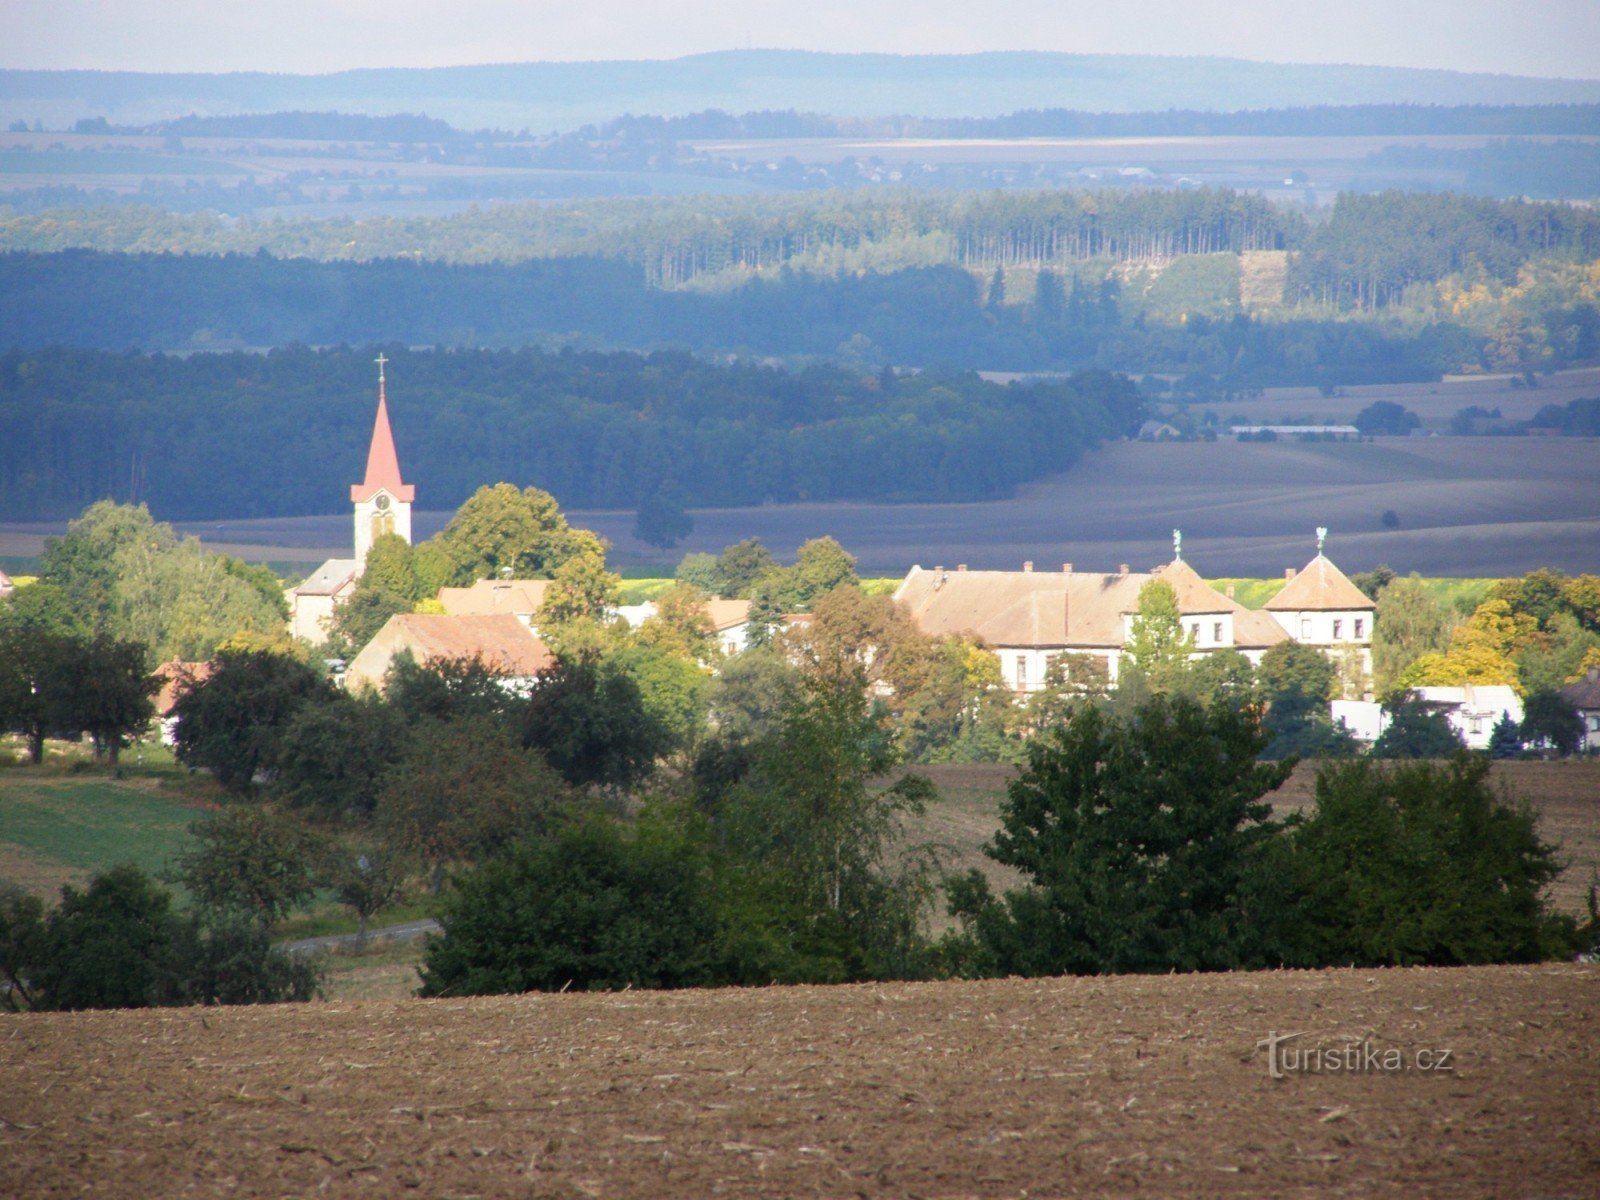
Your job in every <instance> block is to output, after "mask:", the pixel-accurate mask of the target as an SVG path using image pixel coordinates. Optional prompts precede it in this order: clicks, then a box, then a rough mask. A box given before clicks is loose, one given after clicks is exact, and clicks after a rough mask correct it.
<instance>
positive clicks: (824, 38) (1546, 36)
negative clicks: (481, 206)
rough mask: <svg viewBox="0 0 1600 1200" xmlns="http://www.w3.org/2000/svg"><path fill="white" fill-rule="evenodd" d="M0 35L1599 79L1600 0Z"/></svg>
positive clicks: (534, 16) (115, 52)
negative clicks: (1150, 57)
mask: <svg viewBox="0 0 1600 1200" xmlns="http://www.w3.org/2000/svg"><path fill="white" fill-rule="evenodd" d="M0 30H3V34H4V36H3V37H0V66H6V67H98V68H105V69H117V68H121V69H128V70H141V71H237V70H264V71H295V72H302V71H304V72H318V71H336V70H341V69H344V68H347V67H380V66H444V65H451V64H465V63H485V62H527V61H532V60H538V59H593V58H674V57H677V56H678V55H682V54H693V53H696V52H698V51H704V50H725V49H730V48H736V47H741V46H747V45H749V46H760V47H784V48H795V49H807V50H841V51H849V50H873V51H887V52H893V53H905V54H909V53H922V52H946V53H960V52H969V51H974V50H1065V51H1075V52H1081V53H1130V54H1139V53H1147V54H1218V55H1230V56H1235V57H1239V58H1251V59H1257V60H1262V61H1269V62H1347V63H1371V64H1381V65H1392V66H1416V67H1447V68H1452V69H1455V70H1465V71H1499V72H1506V73H1509V74H1518V75H1546V76H1565V77H1571V78H1583V79H1595V78H1600V0H1319V2H1311V0H1092V2H1084V0H1054V2H1052V0H808V2H806V3H795V2H793V0H785V2H782V3H780V2H778V0H713V2H710V3H694V2H691V0H679V2H674V0H579V2H578V3H565V4H554V3H549V2H548V0H545V2H538V3H535V2H527V0H523V2H518V0H0Z"/></svg>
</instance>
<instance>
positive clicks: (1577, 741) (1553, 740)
mask: <svg viewBox="0 0 1600 1200" xmlns="http://www.w3.org/2000/svg"><path fill="white" fill-rule="evenodd" d="M1521 732H1522V740H1523V741H1524V742H1525V743H1527V744H1528V745H1530V746H1548V747H1549V748H1550V749H1552V750H1554V751H1555V752H1556V753H1557V754H1560V755H1562V756H1566V755H1569V754H1576V753H1578V751H1579V750H1580V749H1582V747H1583V735H1584V729H1583V717H1582V716H1581V715H1579V713H1578V710H1577V708H1576V707H1575V706H1574V705H1573V704H1572V703H1571V702H1570V701H1569V700H1567V698H1566V697H1565V696H1563V695H1562V694H1561V693H1560V692H1557V691H1543V692H1535V693H1534V694H1533V695H1531V696H1529V697H1528V699H1527V700H1526V701H1525V702H1524V703H1523V707H1522V730H1521Z"/></svg>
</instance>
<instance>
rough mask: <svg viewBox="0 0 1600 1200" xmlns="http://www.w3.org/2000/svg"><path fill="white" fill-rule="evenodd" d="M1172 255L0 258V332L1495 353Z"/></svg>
mask: <svg viewBox="0 0 1600 1200" xmlns="http://www.w3.org/2000/svg"><path fill="white" fill-rule="evenodd" d="M1183 261H1189V262H1193V263H1195V264H1197V266H1198V267H1199V268H1203V269H1197V270H1195V271H1183V270H1179V269H1177V268H1176V267H1174V268H1172V269H1170V270H1169V271H1168V272H1166V273H1165V274H1164V275H1163V276H1162V277H1161V278H1160V279H1158V280H1156V281H1154V282H1153V283H1152V284H1151V285H1150V290H1149V292H1148V293H1147V294H1142V293H1140V292H1137V291H1134V290H1132V289H1125V288H1123V287H1122V286H1121V285H1120V283H1119V282H1118V281H1117V280H1116V279H1114V278H1108V279H1103V280H1101V281H1100V282H1098V283H1088V282H1085V281H1083V280H1081V279H1079V278H1076V277H1074V278H1070V279H1063V277H1062V276H1061V275H1058V274H1056V273H1054V272H1048V271H1047V272H1040V273H1030V274H1029V275H1028V276H1027V282H1029V283H1030V284H1031V285H1032V288H1033V297H1032V298H1031V299H1030V300H1029V301H1028V302H1027V303H1015V304H1014V303H1009V302H1003V301H1004V297H1003V292H1004V289H1005V287H1006V286H1007V285H1006V284H1005V283H1004V276H1003V277H1002V282H1001V285H1000V286H999V287H996V286H995V285H994V283H993V282H992V281H991V282H990V283H989V284H988V286H987V288H985V286H984V285H983V283H982V281H981V280H980V279H979V278H978V277H975V276H974V275H973V274H972V273H971V272H967V271H961V270H958V269H956V268H953V267H921V268H914V269H909V270H903V271H896V272H892V273H888V274H877V273H872V272H869V273H866V274H863V275H859V276H858V275H845V276H843V277H841V278H838V279H828V278H818V277H815V276H810V275H802V274H799V273H789V272H785V273H781V274H780V275H778V276H777V277H776V278H772V279H756V280H753V281H752V282H750V283H748V284H746V285H745V286H743V287H741V288H738V289H735V290H733V291H729V292H717V293H697V292H692V291H675V292H670V291H662V290H660V289H655V288H650V287H647V286H646V285H645V283H644V280H643V279H642V277H641V275H640V272H639V271H638V270H637V269H636V268H633V267H630V266H628V265H627V264H626V263H622V262H617V261H614V260H612V261H607V260H603V259H594V258H586V259H549V260H544V261H540V262H526V263H519V264H514V265H508V266H494V265H489V266H449V265H444V264H438V263H414V262H407V261H397V260H385V261H379V262H372V263H317V262H308V261H305V260H295V259H291V260H287V261H286V260H281V259H275V258H270V257H267V256H266V255H252V256H249V257H243V256H233V257H223V258H210V257H200V256H182V257H179V256H169V255H117V256H109V255H98V254H90V253H84V252H78V251H73V252H68V253H63V254H56V255H0V329H3V330H4V331H5V337H6V339H7V340H8V341H9V342H10V344H11V346H12V347H13V348H25V349H37V348H40V347H45V346H50V345H60V344H67V345H75V346H81V347H97V348H101V349H108V350H118V349H125V348H129V347H134V348H139V349H155V350H159V349H175V348H181V349H191V350H192V349H226V348H229V347H266V346H278V345H286V344H291V343H306V344H310V345H338V344H341V343H373V342H380V341H387V340H388V339H396V340H399V341H401V342H403V343H405V344H407V345H413V346H418V345H424V346H426V345H444V346H480V345H481V346H498V347H514V346H522V345H545V346H548V347H554V346H557V345H570V346H578V347H584V348H618V347H626V348H639V349H652V348H673V347H677V348H682V349H688V350H691V351H695V352H700V353H705V354H727V353H737V354H739V355H741V356H751V355H753V356H756V357H762V358H765V357H775V358H782V359H786V360H799V361H806V360H812V359H819V358H826V359H835V360H839V361H843V362H846V363H849V364H850V365H852V366H853V367H856V368H858V369H860V370H864V371H876V370H877V369H878V368H879V367H882V366H884V365H894V366H899V367H906V366H928V367H954V368H961V369H981V370H1011V371H1033V370H1062V369H1078V368H1089V367H1094V368H1103V369H1109V370H1125V371H1139V372H1147V371H1158V372H1165V373H1169V374H1175V375H1180V376H1181V375H1196V374H1203V375H1209V376H1216V377H1218V378H1220V379H1221V381H1222V384H1221V386H1222V387H1223V389H1224V390H1236V389H1241V388H1253V387H1264V386H1273V385H1278V384H1290V383H1311V384H1317V385H1324V384H1326V385H1334V386H1337V385H1344V384H1358V383H1378V382H1403V381H1411V380H1422V379H1431V378H1436V377H1437V376H1438V375H1439V374H1440V373H1441V372H1443V371H1448V370H1455V369H1457V368H1458V367H1460V366H1462V365H1463V364H1473V365H1476V364H1477V363H1478V362H1479V361H1480V360H1482V359H1484V356H1485V354H1486V353H1488V352H1489V351H1493V352H1494V353H1496V354H1500V353H1502V349H1503V348H1502V347H1500V345H1499V343H1498V342H1494V343H1491V342H1490V341H1488V340H1486V339H1487V335H1481V336H1480V335H1479V334H1476V333H1474V332H1473V331H1471V330H1469V329H1468V328H1466V327H1465V326H1464V325H1462V324H1459V323H1456V322H1453V321H1448V320H1441V321H1433V322H1429V323H1424V324H1421V325H1420V326H1417V327H1408V326H1406V325H1405V324H1403V323H1400V322H1377V321H1371V320H1367V321H1351V320H1332V319H1322V318H1317V319H1307V320H1287V321H1279V320H1259V319H1253V318H1251V317H1249V316H1247V315H1244V314H1243V313H1241V312H1240V311H1239V305H1238V299H1237V291H1238V266H1237V261H1236V260H1234V259H1232V258H1229V257H1227V256H1218V257H1211V258H1198V257H1197V258H1194V259H1190V260H1183ZM1208 276H1215V278H1208ZM1230 287H1231V289H1232V297H1233V298H1232V300H1231V301H1229V300H1228V299H1227V295H1228V289H1229V288H1230ZM986 291H987V295H986V294H985V292H986ZM1158 301H1159V302H1160V305H1159V306H1157V305H1156V302H1158ZM1230 313H1231V314H1232V315H1231V316H1230V315H1228V314H1230ZM1213 314H1214V315H1213ZM1548 319H1549V321H1550V323H1551V327H1552V328H1557V329H1558V332H1559V336H1556V337H1554V338H1551V337H1545V336H1544V335H1543V334H1542V333H1541V335H1540V337H1539V339H1538V343H1537V344H1538V345H1540V346H1546V345H1554V346H1556V347H1558V348H1559V349H1560V351H1561V353H1560V356H1559V357H1552V358H1551V359H1550V360H1549V361H1550V362H1551V363H1559V362H1566V361H1576V359H1577V358H1579V357H1582V356H1593V355H1595V354H1597V353H1600V318H1597V317H1596V316H1595V314H1594V310H1593V306H1592V305H1591V306H1581V305H1580V306H1577V307H1575V308H1571V309H1568V308H1558V309H1556V310H1554V311H1553V313H1552V314H1551V315H1550V316H1549V318H1548ZM1558 320H1559V321H1562V322H1566V323H1565V324H1560V325H1557V324H1556V323H1557V322H1558ZM1535 328H1537V329H1541V330H1542V329H1543V328H1544V326H1539V327H1532V326H1530V327H1529V328H1528V329H1524V330H1522V331H1521V332H1520V333H1518V335H1517V337H1515V338H1513V339H1511V341H1510V342H1509V343H1507V345H1508V347H1509V349H1504V353H1506V354H1510V355H1512V356H1518V355H1522V354H1524V353H1525V352H1526V353H1532V351H1531V350H1530V349H1527V348H1528V347H1532V346H1533V345H1534V340H1533V330H1534V329H1535ZM1569 334H1570V335H1571V336H1568V335H1569ZM1486 347H1487V349H1486ZM1531 362H1532V360H1530V365H1531ZM1495 365H1497V366H1521V365H1522V363H1521V360H1520V358H1517V359H1516V360H1515V361H1512V360H1511V359H1507V360H1506V361H1504V362H1502V361H1500V360H1498V359H1497V360H1495ZM1538 365H1541V366H1542V365H1549V363H1546V362H1545V361H1544V360H1539V361H1538Z"/></svg>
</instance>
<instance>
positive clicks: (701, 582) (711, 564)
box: [672, 551, 724, 596]
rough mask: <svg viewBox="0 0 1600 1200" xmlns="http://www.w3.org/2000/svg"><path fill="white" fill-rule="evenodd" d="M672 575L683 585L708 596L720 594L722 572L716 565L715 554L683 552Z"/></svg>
mask: <svg viewBox="0 0 1600 1200" xmlns="http://www.w3.org/2000/svg"><path fill="white" fill-rule="evenodd" d="M672 577H673V578H674V579H676V580H677V581H678V583H680V584H682V585H683V586H685V587H692V588H695V589H696V590H698V591H701V592H704V593H705V594H706V595H708V596H716V595H720V594H721V593H722V592H723V589H724V581H723V578H722V573H721V571H720V570H719V569H718V567H717V556H716V555H715V554H706V553H704V552H701V551H696V552H695V553H693V554H685V555H684V556H683V559H682V560H681V561H680V562H679V563H678V569H677V570H676V571H674V572H673V576H672Z"/></svg>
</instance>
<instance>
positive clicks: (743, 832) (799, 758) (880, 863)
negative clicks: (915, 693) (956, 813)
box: [702, 672, 932, 978]
mask: <svg viewBox="0 0 1600 1200" xmlns="http://www.w3.org/2000/svg"><path fill="white" fill-rule="evenodd" d="M864 683H865V680H864V676H862V675H861V674H860V673H859V672H858V673H857V674H856V675H855V676H854V677H853V678H844V679H841V678H839V677H838V676H837V675H835V674H833V673H807V672H802V673H801V674H800V675H799V677H798V679H797V680H796V686H795V687H794V688H793V689H792V690H791V691H790V692H789V693H788V695H787V697H786V700H785V702H784V706H783V709H782V712H781V715H780V717H779V720H778V723H777V726H776V729H775V730H774V732H773V733H772V734H771V735H770V736H769V737H768V738H766V739H763V740H761V741H758V742H756V743H753V744H752V745H751V746H750V747H749V751H750V753H749V759H748V761H749V764H750V766H749V771H748V774H747V775H746V777H745V778H744V780H743V781H742V782H741V783H739V784H736V785H734V786H731V787H726V788H724V789H723V790H722V792H721V795H720V797H717V798H711V797H706V798H703V800H702V803H703V806H704V807H708V808H709V809H710V810H711V814H712V821H713V826H714V829H715V835H716V837H717V838H718V839H719V841H720V843H721V845H722V846H723V847H724V848H725V850H726V852H727V853H728V854H730V855H731V856H732V857H733V858H734V859H735V860H736V861H737V862H739V863H740V864H743V868H742V869H746V870H749V871H751V872H753V877H754V878H755V879H757V880H760V881H761V882H760V885H759V887H758V891H760V892H762V893H764V894H765V896H766V901H765V902H766V903H768V904H773V905H776V907H777V908H778V909H779V910H780V911H786V912H788V913H789V914H790V917H789V920H790V922H791V923H790V924H789V925H788V929H789V936H790V937H791V938H793V939H795V940H796V941H797V943H799V944H803V945H806V946H809V947H810V950H808V951H807V952H806V956H807V957H810V956H813V955H815V956H817V957H818V958H819V961H830V960H831V961H833V962H834V963H835V964H836V969H837V970H838V971H839V972H842V974H839V975H838V976H835V977H838V978H875V977H905V976H907V975H912V974H915V973H917V971H918V970H919V966H918V961H919V955H920V953H921V946H922V942H921V938H920V935H919V929H918V920H919V917H920V914H921V912H922V910H923V908H924V906H925V905H926V903H927V902H928V900H929V899H930V895H931V885H930V882H929V878H930V872H931V869H932V862H931V861H930V858H929V855H928V854H927V852H926V849H925V848H923V847H919V846H911V847H906V846H905V845H904V843H903V841H902V838H903V835H904V826H903V820H904V818H905V817H907V816H914V815H917V814H920V813H921V812H922V811H923V808H924V805H925V803H926V800H927V798H928V797H929V795H931V793H932V786H931V785H930V784H929V783H928V782H927V780H926V779H924V778H923V777H921V776H918V775H904V776H902V777H901V778H900V779H898V780H897V781H895V782H894V783H892V784H890V785H889V786H887V787H885V786H883V785H882V783H881V780H880V777H881V776H883V775H884V773H885V772H886V771H888V769H889V768H890V767H891V766H892V765H893V763H894V750H893V742H892V739H891V738H890V737H889V736H887V731H886V730H885V729H884V726H883V719H882V715H881V714H880V713H878V712H875V711H874V709H873V707H872V706H871V705H870V704H869V702H868V700H867V697H866V690H865V686H864ZM706 800H714V803H711V804H706V803H705V801H706Z"/></svg>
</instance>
